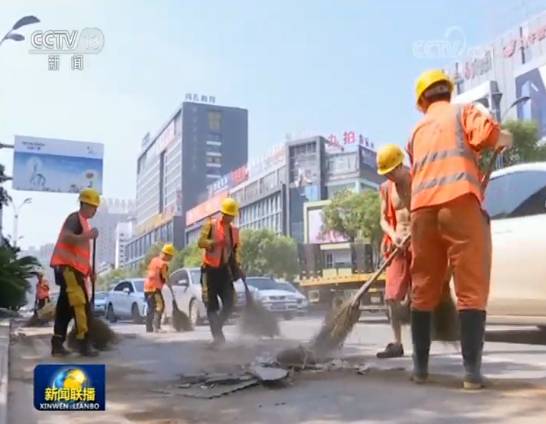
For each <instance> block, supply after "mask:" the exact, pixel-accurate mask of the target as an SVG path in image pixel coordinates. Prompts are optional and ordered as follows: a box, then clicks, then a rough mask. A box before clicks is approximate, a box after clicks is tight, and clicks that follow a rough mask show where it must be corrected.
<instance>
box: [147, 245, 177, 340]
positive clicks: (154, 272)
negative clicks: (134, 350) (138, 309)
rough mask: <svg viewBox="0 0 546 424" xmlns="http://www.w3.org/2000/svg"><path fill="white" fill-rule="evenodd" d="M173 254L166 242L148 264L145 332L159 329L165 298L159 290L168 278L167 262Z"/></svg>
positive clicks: (171, 248) (170, 246)
mask: <svg viewBox="0 0 546 424" xmlns="http://www.w3.org/2000/svg"><path fill="white" fill-rule="evenodd" d="M174 254H175V250H174V246H173V245H172V244H171V243H167V244H165V245H164V246H163V249H161V252H160V253H159V255H157V256H156V257H155V258H153V259H152V260H151V261H150V264H149V265H148V272H147V275H146V281H145V282H144V297H145V299H146V305H147V306H148V308H147V311H146V332H147V333H152V332H153V331H154V330H155V331H156V332H158V331H159V330H160V329H161V317H162V315H163V312H164V311H165V299H163V294H162V292H161V290H162V289H163V285H164V284H165V283H166V281H167V279H168V278H169V262H170V261H171V259H172V258H173V256H174Z"/></svg>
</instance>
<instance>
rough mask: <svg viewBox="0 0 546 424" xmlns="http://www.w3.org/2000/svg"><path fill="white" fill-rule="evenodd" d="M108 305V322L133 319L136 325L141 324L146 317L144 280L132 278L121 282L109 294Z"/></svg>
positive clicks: (107, 297)
mask: <svg viewBox="0 0 546 424" xmlns="http://www.w3.org/2000/svg"><path fill="white" fill-rule="evenodd" d="M106 304H107V307H106V319H107V320H108V321H110V322H116V321H117V320H118V319H131V320H133V322H134V323H135V324H138V323H141V322H142V320H143V318H144V317H145V316H146V301H145V300H144V279H143V278H130V279H127V280H123V281H120V282H119V283H117V284H116V285H115V286H114V288H112V290H110V291H109V292H108V295H107V296H106Z"/></svg>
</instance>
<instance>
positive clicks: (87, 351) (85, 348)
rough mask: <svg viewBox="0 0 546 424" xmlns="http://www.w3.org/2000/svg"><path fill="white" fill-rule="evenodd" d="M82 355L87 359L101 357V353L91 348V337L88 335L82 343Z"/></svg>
mask: <svg viewBox="0 0 546 424" xmlns="http://www.w3.org/2000/svg"><path fill="white" fill-rule="evenodd" d="M80 355H81V356H87V357H95V356H98V355H99V352H98V351H96V350H95V349H93V348H92V347H91V342H90V341H89V337H88V336H87V335H86V336H85V338H84V339H83V340H81V341H80Z"/></svg>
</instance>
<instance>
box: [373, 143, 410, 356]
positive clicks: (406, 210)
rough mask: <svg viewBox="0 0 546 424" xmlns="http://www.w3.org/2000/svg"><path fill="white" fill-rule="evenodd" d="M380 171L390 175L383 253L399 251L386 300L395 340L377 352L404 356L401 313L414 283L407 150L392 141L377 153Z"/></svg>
mask: <svg viewBox="0 0 546 424" xmlns="http://www.w3.org/2000/svg"><path fill="white" fill-rule="evenodd" d="M377 173H378V174H379V175H383V176H385V177H386V178H387V181H386V182H384V183H383V184H381V187H380V190H379V193H380V197H381V219H380V224H381V229H382V230H383V232H384V237H383V243H382V247H383V249H382V250H383V253H384V254H385V256H388V255H389V254H390V252H391V251H392V249H393V248H398V253H397V255H396V256H395V257H394V259H393V260H392V262H391V264H390V265H389V267H388V268H387V275H386V285H385V301H386V303H387V307H388V308H389V315H390V321H391V326H392V330H393V334H394V342H392V343H389V344H387V347H386V348H385V350H383V351H381V352H378V353H377V357H378V358H396V357H400V356H404V347H403V345H402V322H401V319H400V318H401V313H402V311H403V309H404V308H406V307H407V302H408V300H409V299H408V295H409V287H410V282H411V275H410V266H411V251H410V249H409V245H405V246H404V245H403V240H404V239H405V238H406V237H407V236H408V234H409V233H410V198H411V196H410V191H411V175H410V173H409V169H408V168H407V167H405V166H404V152H403V151H402V149H401V148H400V147H398V146H396V145H394V144H389V145H386V146H385V147H383V148H382V149H380V150H379V151H378V152H377Z"/></svg>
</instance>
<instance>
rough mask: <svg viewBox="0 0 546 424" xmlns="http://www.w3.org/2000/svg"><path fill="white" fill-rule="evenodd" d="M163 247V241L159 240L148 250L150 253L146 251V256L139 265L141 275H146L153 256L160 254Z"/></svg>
mask: <svg viewBox="0 0 546 424" xmlns="http://www.w3.org/2000/svg"><path fill="white" fill-rule="evenodd" d="M162 248H163V243H162V242H158V243H156V244H154V245H153V246H152V247H150V249H149V250H148V253H146V256H144V259H143V260H142V261H141V262H140V265H139V267H138V273H139V275H145V274H146V271H147V270H148V265H150V262H151V261H152V259H153V258H155V257H156V256H157V255H159V252H161V249H162Z"/></svg>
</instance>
